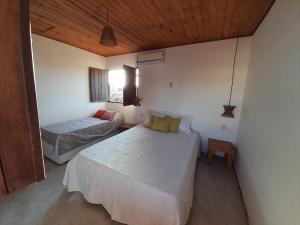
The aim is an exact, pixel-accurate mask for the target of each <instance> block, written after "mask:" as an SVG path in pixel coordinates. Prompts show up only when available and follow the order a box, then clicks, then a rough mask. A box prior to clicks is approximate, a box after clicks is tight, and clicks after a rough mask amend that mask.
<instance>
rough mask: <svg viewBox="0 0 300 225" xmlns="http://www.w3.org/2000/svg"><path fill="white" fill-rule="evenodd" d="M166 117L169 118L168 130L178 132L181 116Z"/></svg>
mask: <svg viewBox="0 0 300 225" xmlns="http://www.w3.org/2000/svg"><path fill="white" fill-rule="evenodd" d="M167 119H168V120H169V128H168V130H169V131H170V132H172V133H178V130H179V125H180V122H181V118H172V117H167Z"/></svg>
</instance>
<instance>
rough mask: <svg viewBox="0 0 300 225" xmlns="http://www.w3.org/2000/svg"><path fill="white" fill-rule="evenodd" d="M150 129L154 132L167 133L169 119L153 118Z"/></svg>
mask: <svg viewBox="0 0 300 225" xmlns="http://www.w3.org/2000/svg"><path fill="white" fill-rule="evenodd" d="M151 129H152V130H156V131H161V132H168V130H169V119H168V118H161V117H154V123H153V124H152V126H151Z"/></svg>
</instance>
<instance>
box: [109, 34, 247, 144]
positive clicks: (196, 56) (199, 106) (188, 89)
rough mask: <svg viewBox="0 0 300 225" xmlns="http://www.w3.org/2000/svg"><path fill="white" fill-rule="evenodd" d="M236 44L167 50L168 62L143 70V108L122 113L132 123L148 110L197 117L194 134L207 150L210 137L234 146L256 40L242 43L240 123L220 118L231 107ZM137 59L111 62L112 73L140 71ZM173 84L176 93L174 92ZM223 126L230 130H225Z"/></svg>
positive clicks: (236, 99)
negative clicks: (128, 68)
mask: <svg viewBox="0 0 300 225" xmlns="http://www.w3.org/2000/svg"><path fill="white" fill-rule="evenodd" d="M235 43H236V40H234V39H231V40H225V41H215V42H208V43H201V44H194V45H186V46H180V47H174V48H167V49H166V63H165V64H160V65H150V66H142V67H141V68H140V97H142V98H143V101H142V105H143V106H142V107H122V106H121V105H120V104H108V105H107V107H108V108H113V109H119V110H122V111H123V113H125V118H126V120H128V121H131V122H132V121H134V120H136V119H137V120H138V119H140V117H141V114H143V113H144V111H146V110H147V109H153V110H166V111H171V112H177V113H185V114H192V115H193V129H195V130H197V131H199V132H200V134H201V137H202V140H203V144H204V148H203V150H206V143H207V138H208V137H213V138H222V139H227V140H230V141H233V142H235V141H236V136H237V129H238V124H239V118H240V111H241V103H242V98H243V93H244V86H245V80H246V74H247V65H248V58H249V54H250V47H251V38H242V39H240V45H239V51H238V55H237V67H236V76H235V81H234V90H233V97H232V104H234V105H236V106H237V108H236V110H235V112H234V113H235V116H236V117H235V118H234V119H228V118H224V117H221V116H220V115H221V114H222V112H223V107H222V105H223V104H227V103H228V98H229V90H230V83H231V74H232V64H233V57H234V50H235ZM135 61H136V55H135V54H130V55H122V56H114V57H107V59H106V62H107V68H109V69H112V68H121V67H122V65H123V64H128V65H133V66H135ZM169 82H172V83H173V88H170V87H169ZM222 125H225V126H226V129H222Z"/></svg>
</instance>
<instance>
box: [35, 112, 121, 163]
mask: <svg viewBox="0 0 300 225" xmlns="http://www.w3.org/2000/svg"><path fill="white" fill-rule="evenodd" d="M121 121H122V116H121V115H120V114H117V115H116V116H115V118H114V119H113V120H112V121H109V120H101V119H99V118H94V117H88V118H83V119H77V120H69V121H66V122H62V123H57V124H52V125H49V126H44V127H41V133H42V145H43V154H44V156H46V157H47V158H49V159H51V160H52V161H54V162H56V163H58V164H63V163H65V162H66V161H68V160H70V159H71V158H72V157H73V156H74V155H76V154H77V153H78V152H80V151H81V150H83V149H85V148H87V147H89V146H91V145H93V144H95V143H97V142H100V141H102V140H105V139H107V138H109V137H112V136H113V135H116V134H117V128H118V126H119V125H120V123H121Z"/></svg>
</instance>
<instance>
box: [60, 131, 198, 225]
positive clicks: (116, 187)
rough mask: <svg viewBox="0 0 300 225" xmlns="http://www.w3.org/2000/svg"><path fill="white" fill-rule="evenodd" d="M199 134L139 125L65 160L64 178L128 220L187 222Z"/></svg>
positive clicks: (163, 224)
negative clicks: (67, 161)
mask: <svg viewBox="0 0 300 225" xmlns="http://www.w3.org/2000/svg"><path fill="white" fill-rule="evenodd" d="M199 144H200V138H199V136H198V135H197V134H196V133H191V134H186V133H178V134H171V133H160V132H156V131H152V130H149V129H147V128H144V127H142V126H136V127H134V128H132V129H129V130H128V131H126V132H123V133H121V134H119V135H116V136H114V137H112V138H109V139H107V140H105V141H103V142H100V143H98V144H95V145H93V146H91V147H89V148H87V149H85V150H83V151H81V152H80V153H79V154H78V155H77V156H75V157H74V158H73V159H72V160H71V161H70V162H69V163H68V165H67V169H66V173H65V176H64V180H63V183H64V185H65V186H66V187H67V189H68V191H80V192H81V193H83V195H84V197H85V199H86V200H87V201H88V202H90V203H95V204H102V205H103V206H104V208H105V209H106V210H107V211H108V212H109V213H110V215H111V218H112V219H113V220H115V221H118V222H121V223H125V224H129V225H183V224H185V223H186V222H187V219H188V216H189V211H190V208H191V206H192V200H193V184H194V172H195V165H196V161H197V154H198V148H199Z"/></svg>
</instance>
